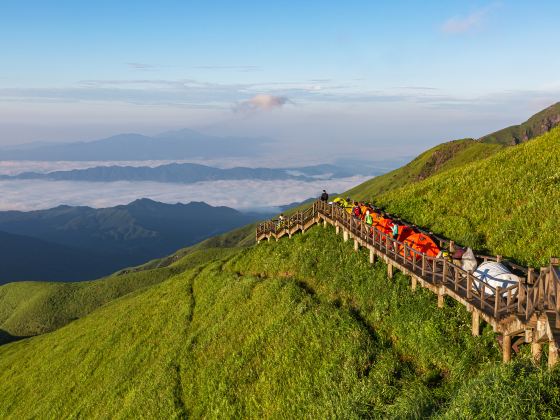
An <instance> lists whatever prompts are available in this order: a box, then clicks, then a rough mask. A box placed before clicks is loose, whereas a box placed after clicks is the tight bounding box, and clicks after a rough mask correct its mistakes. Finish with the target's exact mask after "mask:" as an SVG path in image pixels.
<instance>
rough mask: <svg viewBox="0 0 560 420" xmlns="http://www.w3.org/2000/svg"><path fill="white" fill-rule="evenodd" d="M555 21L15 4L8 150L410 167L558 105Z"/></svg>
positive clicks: (277, 7)
mask: <svg viewBox="0 0 560 420" xmlns="http://www.w3.org/2000/svg"><path fill="white" fill-rule="evenodd" d="M559 15H560V2H557V1H534V2H529V1H513V0H510V1H506V0H503V1H497V2H487V1H470V0H464V1H422V2H420V1H391V2H388V1H387V2H377V1H348V2H341V1H307V2H301V1H297V2H296V1H285V2H262V1H261V2H256V1H251V2H249V1H236V2H231V1H230V2H226V1H204V2H195V1H158V2H154V1H134V2H133V1H119V2H115V1H90V2H86V1H79V2H77V1H23V0H22V1H9V2H8V1H6V2H3V3H2V5H1V6H0V51H1V52H2V55H1V57H2V58H1V64H2V65H1V66H0V145H2V144H14V143H23V142H29V141H35V140H49V141H53V140H61V141H69V140H81V139H94V138H97V137H101V136H105V135H110V134H114V133H117V132H123V131H127V132H130V131H134V132H142V133H148V134H150V133H156V132H158V131H164V130H167V129H174V128H180V127H191V128H195V129H199V130H201V131H205V132H210V133H212V134H235V135H258V136H261V135H264V136H267V137H272V138H276V139H278V141H279V143H278V146H279V148H290V147H296V146H301V145H302V144H305V145H307V147H309V148H311V149H313V150H316V147H317V146H320V148H321V151H322V152H324V154H325V155H328V154H332V153H347V154H350V155H351V154H354V155H362V154H363V153H367V154H368V155H369V154H372V155H373V154H386V155H388V154H391V155H409V154H414V153H417V152H419V151H421V150H423V149H425V148H426V147H428V146H431V145H433V144H437V143H439V142H442V141H444V140H448V139H452V138H456V137H466V136H480V135H482V134H484V133H486V132H488V131H492V130H495V129H498V128H501V127H503V126H505V125H508V124H511V123H515V122H520V121H522V120H523V119H525V118H526V117H528V116H529V115H531V114H532V113H534V112H536V111H538V110H539V109H541V108H543V107H545V106H547V105H549V104H551V103H553V102H556V101H559V100H560V71H559V70H560V57H559V55H558V54H555V48H556V47H555V45H556V43H557V40H558V39H560V29H558V28H559V25H558V22H557V16H559ZM349 145H351V146H352V152H349V151H348V147H349Z"/></svg>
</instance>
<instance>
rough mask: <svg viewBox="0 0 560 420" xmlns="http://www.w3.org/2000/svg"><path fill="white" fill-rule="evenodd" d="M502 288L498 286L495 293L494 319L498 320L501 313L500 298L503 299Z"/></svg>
mask: <svg viewBox="0 0 560 420" xmlns="http://www.w3.org/2000/svg"><path fill="white" fill-rule="evenodd" d="M500 293H501V288H500V286H496V291H495V293H494V299H495V300H494V318H496V319H498V317H499V313H500V298H501V295H500Z"/></svg>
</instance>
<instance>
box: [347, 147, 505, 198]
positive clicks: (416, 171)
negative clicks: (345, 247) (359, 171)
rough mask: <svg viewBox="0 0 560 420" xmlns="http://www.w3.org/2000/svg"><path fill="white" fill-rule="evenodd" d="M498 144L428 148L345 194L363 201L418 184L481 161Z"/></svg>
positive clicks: (494, 151) (499, 148) (493, 150)
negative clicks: (411, 159) (399, 166)
mask: <svg viewBox="0 0 560 420" xmlns="http://www.w3.org/2000/svg"><path fill="white" fill-rule="evenodd" d="M502 148H503V146H501V145H498V144H484V143H480V142H477V141H476V140H473V139H463V140H454V141H451V142H448V143H443V144H440V145H438V146H436V147H433V148H432V149H429V150H427V151H425V152H424V153H422V154H421V155H420V156H418V157H417V158H416V159H414V160H413V161H412V162H410V163H408V164H407V165H405V166H403V167H401V168H398V169H395V170H394V171H391V172H388V173H386V174H384V175H381V176H378V177H375V178H372V179H370V180H369V181H366V182H364V183H363V184H360V185H359V186H357V187H356V188H353V189H351V190H350V191H348V192H346V193H344V194H343V195H349V196H351V197H356V198H358V199H362V200H372V199H373V198H375V197H377V195H379V194H381V193H383V192H386V191H390V190H393V189H397V188H400V187H402V186H405V185H408V184H410V183H413V182H417V181H421V180H423V179H426V178H428V177H430V176H432V175H434V174H436V173H440V172H443V171H445V170H447V169H451V168H455V167H458V166H461V165H464V164H467V163H469V162H473V161H475V160H478V159H484V158H486V157H488V156H491V155H492V154H494V153H496V152H497V151H498V150H501V149H502Z"/></svg>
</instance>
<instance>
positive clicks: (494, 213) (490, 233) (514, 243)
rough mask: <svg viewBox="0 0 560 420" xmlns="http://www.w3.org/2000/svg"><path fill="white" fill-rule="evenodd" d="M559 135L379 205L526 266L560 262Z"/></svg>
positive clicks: (398, 193) (445, 175) (409, 188)
mask: <svg viewBox="0 0 560 420" xmlns="http://www.w3.org/2000/svg"><path fill="white" fill-rule="evenodd" d="M559 168H560V127H559V128H556V129H554V130H552V131H551V132H549V133H547V134H545V135H543V136H541V137H539V138H536V139H534V140H532V141H530V142H527V143H524V144H521V145H519V146H516V147H513V148H508V149H506V150H503V151H502V152H500V153H498V154H496V155H495V156H493V157H490V158H488V159H486V160H482V161H480V162H473V163H471V164H468V165H465V166H464V167H461V168H457V169H453V170H450V171H447V172H445V173H442V174H439V175H435V176H434V177H432V178H430V179H427V180H425V181H422V182H419V183H416V184H412V185H409V186H407V187H404V188H401V189H398V190H394V191H391V192H388V193H386V194H384V195H381V196H379V197H377V199H376V200H375V201H376V203H378V204H380V205H382V206H383V207H385V208H386V210H388V211H389V212H391V213H395V214H398V215H400V216H402V217H403V218H405V219H406V220H409V221H413V222H415V223H416V224H418V225H421V226H427V227H429V228H430V229H431V230H432V231H434V232H437V233H440V234H443V235H445V236H447V237H449V238H453V239H455V240H456V241H459V242H461V243H463V244H466V245H470V246H472V247H474V248H477V249H481V250H484V249H487V250H489V251H491V252H492V253H497V254H501V255H505V256H508V257H513V258H514V259H516V260H518V261H520V262H522V263H525V264H531V265H543V264H547V263H548V261H549V258H550V257H551V256H558V255H560V241H558V236H557V222H558V220H559V219H560V188H559V186H560V172H559Z"/></svg>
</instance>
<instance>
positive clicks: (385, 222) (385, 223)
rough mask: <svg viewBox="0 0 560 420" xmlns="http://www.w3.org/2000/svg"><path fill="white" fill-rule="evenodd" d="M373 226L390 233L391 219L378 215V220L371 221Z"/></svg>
mask: <svg viewBox="0 0 560 420" xmlns="http://www.w3.org/2000/svg"><path fill="white" fill-rule="evenodd" d="M373 226H374V227H375V228H376V229H377V230H378V231H380V232H383V233H385V234H387V235H390V234H391V228H392V227H393V220H391V219H387V218H385V217H380V218H379V220H378V221H375V220H374V222H373Z"/></svg>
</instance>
